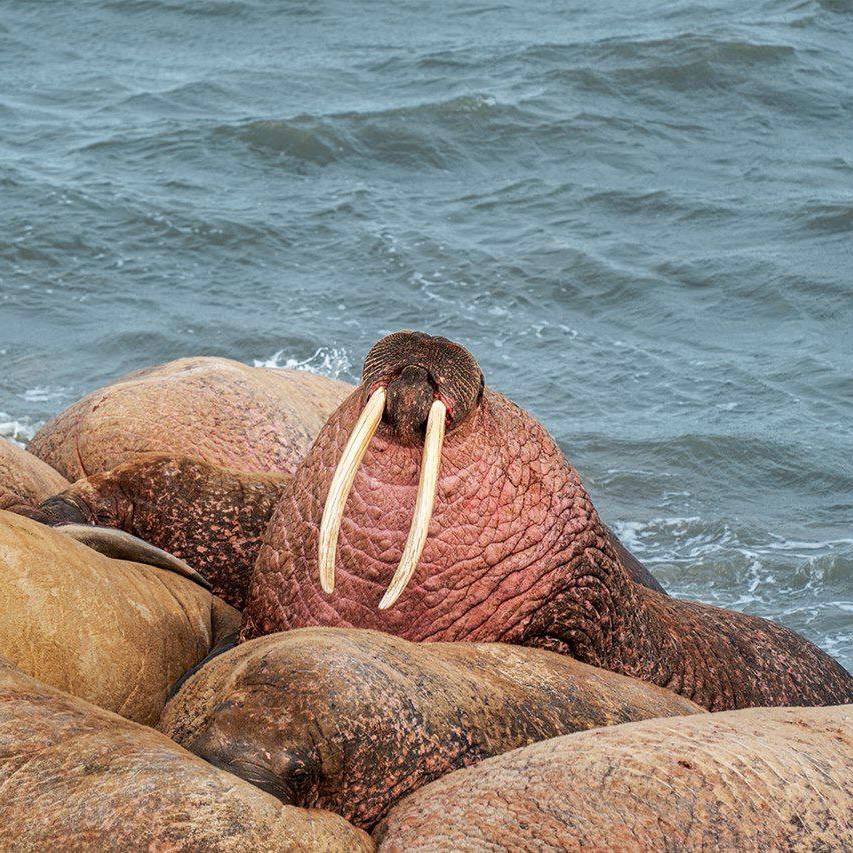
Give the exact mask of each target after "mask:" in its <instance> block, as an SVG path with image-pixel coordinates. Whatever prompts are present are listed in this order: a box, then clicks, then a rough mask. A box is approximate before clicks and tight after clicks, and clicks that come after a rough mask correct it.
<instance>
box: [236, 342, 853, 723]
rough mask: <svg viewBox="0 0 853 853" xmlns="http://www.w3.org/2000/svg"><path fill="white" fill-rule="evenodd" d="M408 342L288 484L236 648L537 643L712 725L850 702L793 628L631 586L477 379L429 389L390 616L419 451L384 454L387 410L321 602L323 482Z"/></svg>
mask: <svg viewBox="0 0 853 853" xmlns="http://www.w3.org/2000/svg"><path fill="white" fill-rule="evenodd" d="M422 337H423V336H417V335H413V334H411V333H397V335H394V336H391V338H389V339H386V341H388V340H391V343H390V344H388V343H385V344H384V347H383V349H384V352H386V358H385V361H384V362H381V363H379V364H377V360H376V359H371V356H370V355H369V356H368V361H367V363H366V364H369V366H370V368H371V369H370V370H369V371H368V370H367V369H366V370H365V376H364V377H363V380H362V384H361V386H360V387H359V388H358V389H356V390H355V391H354V392H353V393H352V394H351V395H350V397H349V398H348V399H347V400H346V401H345V402H344V403H343V404H342V405H341V407H340V408H339V409H338V410H337V411H336V412H335V414H334V415H332V417H331V418H330V419H329V421H328V423H327V424H326V426H325V427H324V428H323V430H322V431H321V433H320V435H319V436H318V437H317V440H316V441H315V443H314V445H313V446H312V448H311V450H310V452H309V453H308V455H307V456H306V458H305V459H304V461H303V462H302V464H301V465H300V467H299V469H298V471H297V473H296V475H295V476H294V478H293V480H292V481H291V482H290V483H289V484H287V485H286V486H285V489H284V493H283V496H282V499H281V502H280V503H279V505H278V507H277V509H276V511H275V513H274V515H273V517H272V520H271V522H270V526H269V529H268V531H267V535H266V538H265V540H264V544H263V546H262V548H261V553H260V555H259V557H258V563H257V565H256V567H255V572H254V575H253V578H252V583H251V586H250V590H249V596H248V598H247V602H246V607H245V609H244V613H243V617H244V623H243V629H242V637H243V638H244V639H249V638H252V637H256V636H260V635H262V634H267V633H271V632H274V631H281V630H286V629H290V628H297V627H303V626H309V625H329V626H355V627H365V628H375V629H378V630H383V631H387V632H389V633H393V634H397V635H399V636H402V637H405V638H407V639H410V640H478V641H502V642H509V643H519V644H522V645H528V646H540V647H544V648H548V649H551V650H553V651H558V652H561V653H564V654H568V655H571V656H573V657H575V658H577V659H578V660H581V661H584V662H586V663H590V664H593V665H595V666H600V667H603V668H605V669H610V670H613V671H615V672H621V673H624V674H626V675H631V676H634V677H637V678H642V679H644V680H646V681H650V682H653V683H655V684H658V685H661V686H664V687H668V688H670V689H672V690H675V691H677V692H678V693H681V694H682V695H684V696H687V697H689V698H691V699H692V700H694V701H695V702H698V703H699V704H701V705H703V706H704V707H706V708H709V709H711V710H724V709H731V708H740V707H745V706H750V705H793V704H800V705H820V704H835V703H840V702H845V701H851V700H853V678H851V677H850V675H849V674H848V673H847V672H846V671H845V670H844V669H843V668H842V667H841V666H840V665H839V664H838V663H836V662H835V661H833V660H832V659H831V658H830V657H829V656H827V655H826V654H825V653H823V652H822V651H820V650H819V649H818V648H816V647H815V646H814V645H812V644H811V643H809V642H807V641H806V640H805V639H803V638H802V637H800V636H799V635H797V634H795V633H794V632H793V631H790V630H788V629H786V628H782V627H781V626H778V625H775V624H773V623H771V622H768V621H766V620H763V619H758V618H755V617H751V616H746V615H744V614H741V613H734V612H730V611H727V610H721V609H719V608H716V607H711V606H708V605H704V604H699V603H695V602H689V601H677V600H674V599H672V598H669V597H667V596H666V595H664V594H662V593H660V592H658V591H655V590H653V589H649V588H647V587H645V586H643V585H642V584H640V583H637V582H635V581H634V580H633V579H632V577H631V573H630V571H629V570H628V569H626V566H625V563H624V562H623V559H622V557H620V552H619V550H618V549H617V547H615V545H614V542H613V541H612V539H611V537H610V536H609V531H608V530H607V528H606V527H605V526H604V525H603V524H602V522H601V520H600V518H599V516H598V513H597V512H596V510H595V508H594V507H593V505H592V501H591V500H590V498H589V495H588V494H587V493H586V491H585V489H584V487H583V485H582V484H581V481H580V478H579V477H578V474H577V472H576V471H575V470H574V468H573V467H572V466H571V465H570V464H569V463H568V461H567V460H566V459H565V458H564V456H563V454H562V453H561V452H560V450H559V448H558V447H557V445H556V444H555V443H554V441H553V440H552V439H551V437H550V436H549V435H548V433H547V432H546V431H545V430H544V429H543V427H542V426H541V425H540V424H539V423H537V422H536V421H535V420H534V419H533V418H532V417H531V416H530V415H528V414H527V413H526V412H524V411H523V410H522V409H520V408H519V407H518V406H516V405H515V404H514V403H512V402H511V401H510V400H508V399H506V398H505V397H503V396H502V395H500V394H498V393H495V392H494V391H491V390H489V389H488V388H483V389H482V390H481V392H480V393H479V395H478V396H477V397H476V399H475V401H474V402H473V403H472V402H470V400H471V397H470V394H469V393H468V390H467V389H470V387H471V385H472V383H473V381H474V378H473V377H469V378H468V379H469V381H468V382H467V383H465V385H464V388H463V391H460V390H459V388H457V387H456V386H450V387H446V386H445V384H444V383H445V380H444V379H443V376H442V375H438V376H436V375H433V374H432V373H430V375H429V382H430V386H431V389H432V392H433V393H434V394H435V395H436V396H439V397H441V398H442V399H443V400H445V401H446V402H447V403H448V405H449V409H450V411H451V412H452V422H451V423H450V424H449V426H448V431H447V437H446V439H445V442H444V448H443V452H442V457H441V470H440V478H439V482H438V487H437V492H436V499H435V508H434V512H433V516H432V523H431V525H430V532H429V536H428V538H427V541H426V547H425V549H424V552H423V556H422V557H421V560H420V563H419V565H418V568H417V571H416V572H415V574H414V576H413V578H412V580H411V582H410V583H409V586H408V587H407V589H406V590H405V591H404V592H403V594H402V595H401V597H400V599H399V600H398V601H397V603H396V604H395V605H394V606H393V607H392V608H390V609H389V610H384V611H380V610H378V609H377V603H378V602H379V600H380V598H381V595H382V592H383V590H384V588H385V587H386V586H387V584H388V582H389V580H390V578H391V576H392V574H393V573H394V570H395V568H396V566H397V563H398V561H399V559H400V555H401V553H402V549H403V544H404V542H405V539H406V535H407V532H408V528H409V524H410V521H411V517H412V509H413V504H414V500H415V494H416V489H417V483H418V476H419V467H420V460H421V448H420V446H418V444H417V443H414V444H413V443H411V442H410V441H409V440H408V435H410V434H411V427H407V432H406V437H405V438H404V439H403V440H400V439H398V437H397V434H396V430H397V425H396V424H397V422H396V420H395V419H393V418H391V417H389V413H388V410H387V409H386V418H385V420H384V421H383V423H382V424H381V425H380V428H379V431H378V432H377V434H376V435H375V436H374V438H373V441H372V442H371V444H370V446H369V448H368V449H367V452H366V454H365V456H364V459H363V462H362V465H361V467H360V468H359V470H358V473H357V475H356V477H355V482H354V486H353V490H352V492H351V494H350V497H349V501H348V503H347V507H346V511H345V513H344V519H343V523H342V525H341V530H340V537H339V543H338V556H337V569H336V586H335V591H334V593H333V594H332V595H325V594H324V593H323V592H322V591H321V589H320V586H319V582H318V569H317V538H318V528H319V524H320V519H321V517H322V512H323V506H324V502H325V499H326V495H327V492H328V489H329V485H330V482H331V478H332V474H333V471H334V469H335V466H336V464H337V461H338V459H339V458H340V455H341V451H342V448H343V446H344V444H345V442H346V440H347V437H348V435H349V433H350V431H351V429H352V426H353V424H354V422H355V420H356V418H357V416H358V414H359V412H360V411H361V409H362V407H363V405H364V403H365V401H366V399H367V397H368V396H369V394H370V393H371V392H372V391H373V390H374V388H375V387H377V385H379V384H383V385H387V386H388V387H389V396H390V386H391V385H392V384H393V383H394V382H396V381H398V380H399V378H400V370H401V365H405V364H407V362H409V361H411V362H413V363H415V364H417V365H418V366H420V367H426V368H429V362H428V361H425V359H424V357H423V353H424V347H423V346H422V343H421V338H422ZM392 339H393V340H392ZM436 340H439V339H436ZM387 353H390V355H387ZM469 358H470V356H469ZM471 361H473V359H471ZM466 363H467V362H466ZM466 395H467V396H466ZM460 406H461V409H460Z"/></svg>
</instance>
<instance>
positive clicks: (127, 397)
mask: <svg viewBox="0 0 853 853" xmlns="http://www.w3.org/2000/svg"><path fill="white" fill-rule="evenodd" d="M350 390H351V389H350V386H348V385H345V384H344V383H342V382H336V381H334V380H332V379H327V378H326V377H323V376H316V375H314V374H311V373H306V372H304V371H299V370H273V369H270V368H263V367H247V366H246V365H245V364H240V363H239V362H236V361H230V360H229V359H225V358H202V357H199V358H182V359H179V360H178V361H172V362H169V363H168V364H163V365H159V366H157V367H149V368H147V369H145V370H140V371H138V372H137V373H132V374H130V375H129V376H126V377H124V378H123V379H120V380H119V381H117V382H115V383H114V384H112V385H109V386H107V387H106V388H102V389H100V390H98V391H94V392H92V393H91V394H89V395H88V396H86V397H84V398H83V399H82V400H80V401H79V402H78V403H75V404H74V405H73V406H70V407H69V408H68V409H66V410H65V411H64V412H62V413H61V414H59V415H57V417H55V418H54V419H53V420H52V421H50V422H49V423H47V424H46V425H45V426H44V427H42V429H40V430H39V432H38V433H37V434H36V436H35V437H34V438H33V440H32V441H31V442H30V444H29V448H28V449H29V450H30V452H31V453H34V454H35V455H36V456H38V457H39V458H40V459H42V460H44V461H45V462H47V463H48V464H49V465H51V466H52V467H53V468H55V469H56V470H57V471H59V472H60V473H61V474H62V475H63V476H65V477H66V478H67V479H69V480H70V481H72V482H74V481H75V480H79V479H81V478H83V477H86V476H89V475H91V474H97V473H100V472H102V471H109V470H111V469H113V468H115V467H117V466H118V465H121V464H122V463H123V462H126V461H128V460H130V459H132V458H133V457H135V456H136V455H138V454H140V453H161V454H169V455H173V456H192V457H194V458H196V459H200V460H202V461H203V462H207V463H209V464H211V465H219V466H223V467H226V468H236V469H238V470H242V471H259V472H263V471H284V472H292V471H293V470H294V468H295V467H296V465H297V464H298V462H299V460H300V459H301V458H302V457H303V455H304V454H305V452H306V450H307V449H308V447H309V445H310V443H311V441H312V440H313V439H314V436H315V435H316V434H317V432H318V431H319V429H320V427H321V426H322V425H323V423H324V422H325V420H326V419H327V418H328V416H329V415H330V414H331V412H332V411H334V409H335V408H336V406H337V405H338V404H339V403H340V402H341V400H342V399H343V398H344V396H345V395H346V394H347V393H348V392H349V391H350Z"/></svg>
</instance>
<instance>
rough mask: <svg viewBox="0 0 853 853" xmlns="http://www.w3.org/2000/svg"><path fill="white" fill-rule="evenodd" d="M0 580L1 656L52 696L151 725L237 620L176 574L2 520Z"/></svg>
mask: <svg viewBox="0 0 853 853" xmlns="http://www.w3.org/2000/svg"><path fill="white" fill-rule="evenodd" d="M89 530H92V531H93V533H96V534H97V531H96V530H95V529H94V528H86V531H83V532H84V533H85V532H87V531H89ZM119 536H124V534H119ZM0 580H2V582H0V655H2V656H3V657H4V658H6V659H8V660H10V661H11V662H12V663H14V664H15V665H16V666H18V667H20V668H21V669H22V670H24V671H25V672H27V673H28V674H29V675H32V676H34V677H36V678H39V679H40V680H42V681H45V682H47V683H48V684H50V685H52V686H54V687H58V688H60V689H62V690H66V691H68V692H69V693H72V694H74V695H75V696H80V697H82V698H84V699H87V700H89V701H90V702H94V703H95V704H97V705H100V706H101V707H104V708H107V709H109V710H112V711H116V712H118V713H120V714H122V715H123V716H126V717H128V718H130V719H133V720H136V721H137V722H141V723H149V724H152V725H153V724H154V723H156V721H157V719H158V718H159V716H160V711H161V710H162V708H163V705H164V704H165V702H166V696H167V694H168V691H169V687H170V686H171V685H172V683H173V682H174V681H175V680H176V679H177V678H180V676H181V675H183V673H185V672H186V671H187V670H189V669H190V668H191V667H193V666H195V665H196V664H197V663H198V662H199V661H201V660H202V659H203V658H204V657H205V656H206V655H207V654H208V653H209V652H210V650H211V648H213V647H214V646H216V644H217V643H219V642H220V640H222V639H223V638H224V637H226V636H228V635H229V634H233V633H234V632H235V631H236V630H237V627H238V626H239V621H240V614H239V613H238V612H237V611H236V610H234V608H233V607H229V606H228V605H227V604H226V603H225V602H224V601H221V600H220V599H218V598H217V597H216V596H214V595H211V593H210V592H209V591H208V590H206V589H204V588H203V587H202V586H200V585H199V584H198V583H196V582H195V581H193V580H191V579H190V578H188V577H185V576H182V575H181V574H178V573H177V571H173V570H170V569H162V568H156V567H153V566H149V565H140V564H138V563H131V562H127V561H124V560H113V559H109V558H107V557H105V556H103V555H102V554H99V553H97V552H96V551H93V550H92V549H91V548H88V547H86V546H85V545H83V544H81V543H80V542H78V541H75V540H74V539H72V538H71V537H70V536H68V535H65V534H63V533H61V532H59V531H58V530H52V529H50V528H49V527H45V526H44V525H42V524H37V523H36V522H35V521H32V520H30V519H27V518H22V517H21V516H20V515H15V514H13V513H10V512H3V511H0Z"/></svg>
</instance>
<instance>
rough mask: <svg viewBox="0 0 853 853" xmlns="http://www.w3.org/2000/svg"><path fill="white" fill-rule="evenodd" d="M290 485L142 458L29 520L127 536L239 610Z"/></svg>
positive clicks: (277, 478)
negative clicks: (172, 560)
mask: <svg viewBox="0 0 853 853" xmlns="http://www.w3.org/2000/svg"><path fill="white" fill-rule="evenodd" d="M288 479H289V476H288V475H287V474H262V473H254V472H246V471H237V470H235V469H232V468H222V467H219V466H216V465H211V464H210V463H207V462H202V461H201V460H197V459H192V458H189V457H172V456H161V455H153V454H148V455H143V456H139V457H138V458H136V459H133V460H131V461H129V462H125V463H123V464H122V465H119V466H118V467H117V468H114V469H113V470H112V471H108V472H104V473H101V474H94V475H92V476H91V477H87V478H85V479H83V480H78V481H77V482H76V483H74V485H72V486H70V487H69V488H67V489H65V490H64V491H63V492H61V493H60V494H59V495H56V496H54V497H52V498H51V499H49V500H48V501H46V502H45V503H43V504H42V505H41V507H40V508H39V511H38V512H35V513H32V512H31V513H28V514H29V515H30V516H31V517H34V518H37V519H38V520H40V521H42V522H44V523H46V524H53V525H56V524H63V523H77V524H95V525H100V526H103V527H115V528H118V529H120V530H125V531H127V532H128V533H132V534H133V535H134V536H138V537H139V538H140V539H144V540H145V541H146V542H150V543H151V544H152V545H156V546H157V547H158V548H162V549H163V550H164V551H168V552H169V553H170V554H174V555H175V556H176V557H180V558H181V559H182V560H186V562H187V563H189V564H190V565H191V566H192V567H193V568H194V569H195V570H196V571H198V572H199V573H200V574H201V575H202V576H203V577H204V578H205V579H206V580H207V581H209V582H210V584H211V587H212V590H213V592H214V593H215V594H216V595H218V596H220V597H221V598H222V599H223V600H225V601H227V602H228V603H229V604H231V605H233V606H234V607H236V608H238V609H239V608H241V607H242V606H243V602H244V599H245V596H246V589H247V587H248V584H249V579H250V577H251V573H252V568H253V567H254V565H255V561H256V559H257V556H258V551H259V550H260V547H261V538H262V536H263V533H264V531H265V530H266V526H267V524H268V522H269V519H270V515H271V514H272V511H273V509H274V507H275V505H276V503H277V501H278V500H279V498H280V496H281V491H282V488H283V486H284V483H285V482H286V481H287V480H288Z"/></svg>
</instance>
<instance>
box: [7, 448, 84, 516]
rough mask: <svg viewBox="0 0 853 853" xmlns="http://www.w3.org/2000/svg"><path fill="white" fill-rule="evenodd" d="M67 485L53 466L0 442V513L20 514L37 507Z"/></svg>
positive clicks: (20, 449)
mask: <svg viewBox="0 0 853 853" xmlns="http://www.w3.org/2000/svg"><path fill="white" fill-rule="evenodd" d="M68 485H69V483H68V480H66V479H65V477H63V476H62V475H61V474H60V473H59V472H58V471H54V470H53V468H51V467H50V465H47V464H46V463H44V462H42V461H41V459H39V458H38V457H36V456H33V455H32V453H28V452H27V451H26V450H24V449H23V448H21V447H18V445H16V444H12V442H11V441H6V439H4V438H0V509H7V510H10V511H11V512H17V511H19V510H21V509H25V508H28V507H33V506H38V505H39V504H40V503H41V502H42V501H43V500H45V498H47V497H49V496H50V495H55V494H56V493H57V492H60V491H62V489H65V488H67V487H68Z"/></svg>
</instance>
